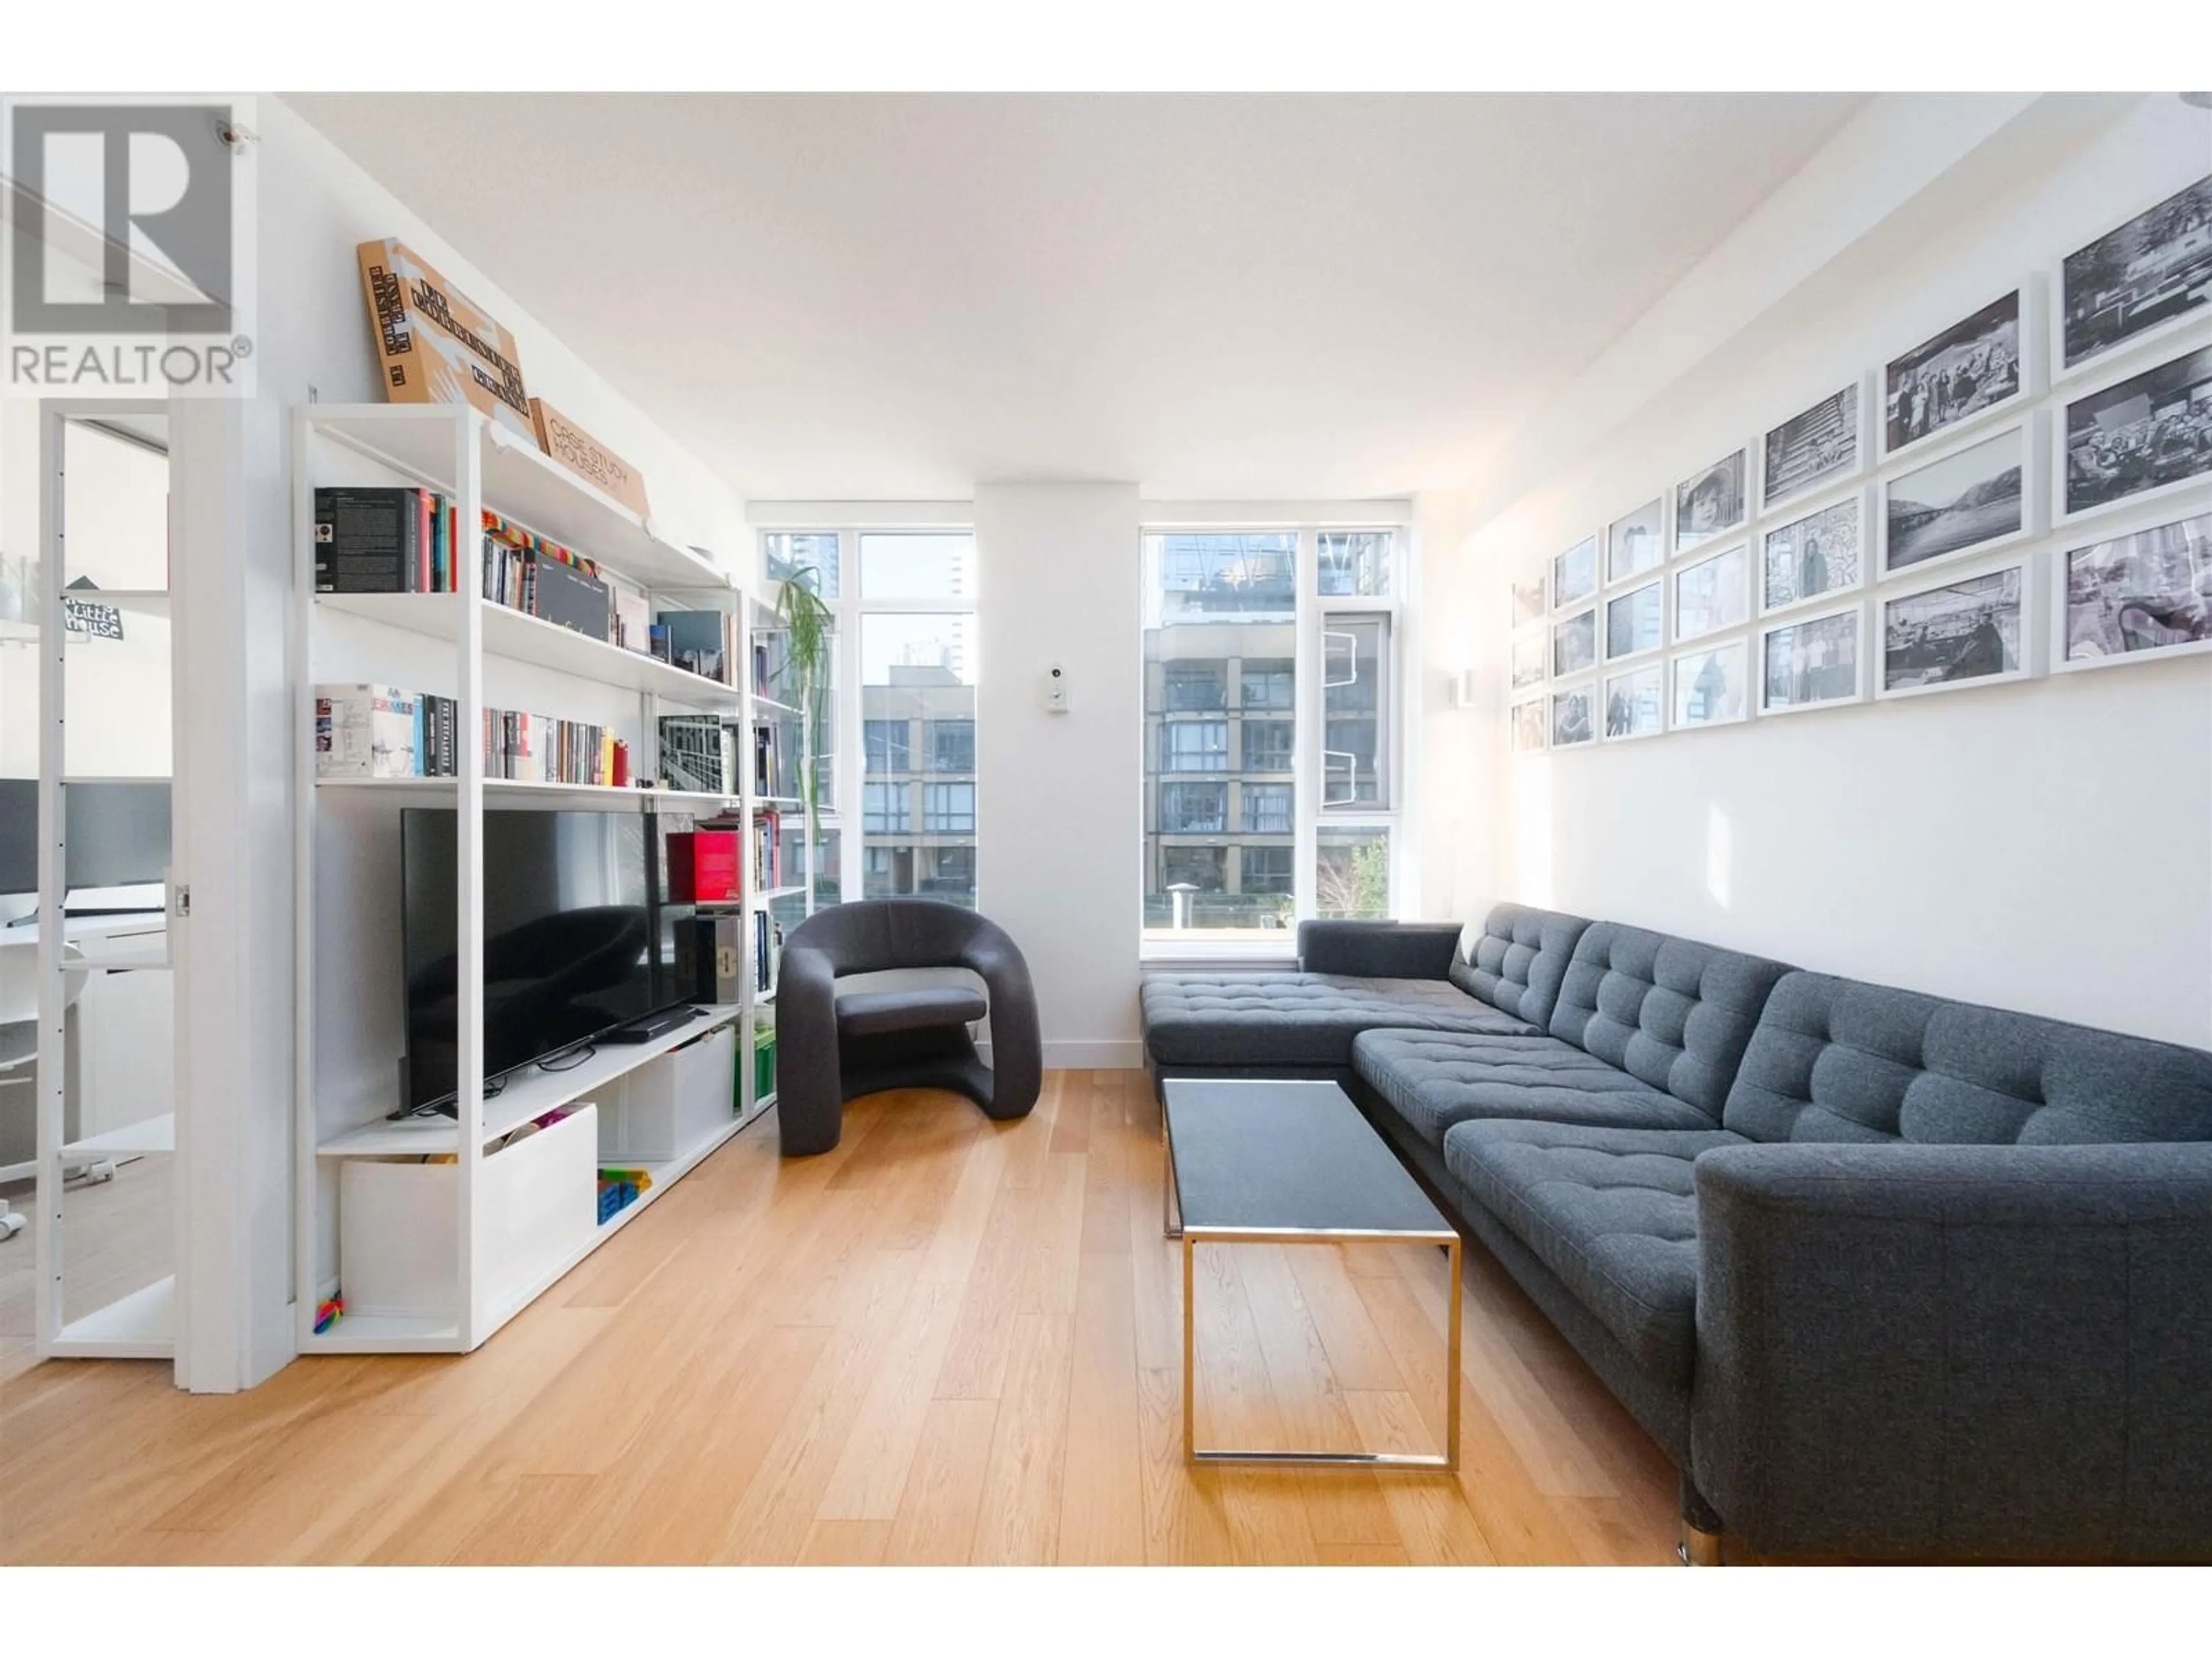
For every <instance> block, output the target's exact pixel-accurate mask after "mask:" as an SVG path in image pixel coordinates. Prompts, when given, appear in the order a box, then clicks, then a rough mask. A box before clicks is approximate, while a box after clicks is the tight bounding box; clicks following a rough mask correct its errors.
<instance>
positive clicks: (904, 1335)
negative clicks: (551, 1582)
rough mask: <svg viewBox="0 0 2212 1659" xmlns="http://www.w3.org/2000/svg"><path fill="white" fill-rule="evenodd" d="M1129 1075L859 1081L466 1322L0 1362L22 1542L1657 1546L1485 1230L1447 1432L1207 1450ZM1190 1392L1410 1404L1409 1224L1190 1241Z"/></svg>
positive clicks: (914, 1547)
mask: <svg viewBox="0 0 2212 1659" xmlns="http://www.w3.org/2000/svg"><path fill="white" fill-rule="evenodd" d="M1158 1129H1159V1118H1158V1108H1157V1107H1156V1106H1155V1104H1154V1103H1153V1101H1152V1096H1151V1093H1150V1091H1149V1090H1148V1088H1147V1087H1146V1083H1145V1079H1144V1078H1143V1077H1142V1075H1141V1074H1139V1073H1121V1072H1101V1073H1086V1072H1063V1073H1053V1074H1051V1075H1050V1076H1049V1077H1048V1079H1047V1082H1046V1092H1045V1097H1044V1099H1043V1100H1042V1102H1041V1103H1039V1105H1038V1108H1037V1109H1036V1112H1035V1114H1033V1115H1031V1116H1030V1118H1028V1119H1027V1120H1025V1121H1022V1122H1019V1123H1013V1124H1004V1125H1000V1124H993V1123H991V1122H990V1121H987V1119H985V1118H984V1117H983V1116H982V1115H981V1114H980V1113H979V1112H977V1111H976V1110H975V1109H974V1108H973V1107H971V1106H969V1104H968V1103H965V1102H964V1101H961V1100H959V1099H957V1098H955V1097H950V1096H943V1095H934V1094H919V1093H915V1094H902V1095H886V1096H879V1097H875V1098H872V1099H870V1100H866V1101H863V1102H860V1103H856V1104H855V1105H854V1107H853V1108H852V1109H850V1110H849V1111H848V1116H847V1121H846V1129H845V1138H844V1141H843V1144H842V1146H840V1147H839V1148H838V1150H837V1151H836V1152H834V1153H831V1154H829V1155H828V1156H826V1157H823V1158H812V1159H805V1160H800V1161H797V1162H793V1163H790V1164H786V1163H783V1162H781V1160H780V1159H779V1158H777V1157H776V1154H775V1133H774V1126H773V1123H772V1122H768V1123H763V1124H762V1125H760V1126H758V1127H756V1128H754V1129H752V1130H750V1131H748V1133H745V1134H744V1135H741V1136H739V1137H738V1139H736V1140H734V1141H732V1143H731V1144H730V1145H729V1146H727V1147H726V1148H724V1149H723V1150H722V1151H721V1152H719V1153H717V1154H716V1155H715V1156H714V1158H712V1159H711V1160H709V1161H708V1163H707V1164H704V1165H702V1167H701V1168H700V1169H699V1170H697V1171H696V1172H695V1173H694V1174H693V1175H692V1176H690V1178H689V1179H687V1180H685V1181H684V1182H682V1183H681V1184H680V1185H679V1186H678V1188H676V1189H674V1190H673V1191H671V1192H670V1193H669V1194H666V1195H665V1197H664V1198H663V1199H662V1200H659V1202H658V1203H657V1204H656V1205H655V1206H654V1207H653V1209H652V1210H651V1211H649V1212H647V1213H646V1214H644V1215H642V1216H641V1217H640V1218H638V1220H637V1221H636V1223H635V1225H631V1226H630V1227H629V1228H627V1229H625V1230H624V1231H623V1233H622V1234H621V1235H620V1236H619V1237H617V1238H615V1239H613V1240H611V1241H610V1243H608V1245H607V1246H606V1247H605V1249H602V1250H600V1251H599V1252H598V1253H597V1254H595V1255H593V1256H592V1257H591V1258H590V1259H589V1260H588V1261H586V1262H585V1263H584V1264H583V1265H582V1266H581V1267H579V1268H577V1270H576V1271H575V1272H574V1273H571V1274H570V1275H569V1276H568V1279H565V1280H563V1281H562V1283H561V1284H560V1285H556V1286H555V1287H554V1289H553V1290H552V1291H550V1292H549V1293H548V1294H547V1295H546V1296H544V1297H543V1298H541V1299H540V1300H539V1301H538V1303H537V1304H535V1305H533V1306H532V1308H530V1309H529V1310H526V1312H525V1313H524V1314H523V1315H522V1316H520V1318H518V1319H517V1320H516V1321H515V1322H513V1324H512V1325H510V1326H508V1327H507V1329H506V1330H504V1331H502V1332H501V1334H499V1335H498V1336H496V1337H495V1338H494V1339H493V1340H491V1341H490V1342H489V1344H487V1345H486V1346H484V1347H483V1349H482V1350H480V1351H479V1352H477V1353H475V1354H473V1355H470V1356H467V1357H465V1358H414V1357H405V1358H320V1359H302V1360H300V1361H297V1362H295V1364H292V1365H291V1366H290V1367H289V1368H288V1369H287V1370H284V1371H283V1372H281V1373H280V1374H279V1375H278V1376H276V1377H275V1378H273V1379H272V1380H271V1381H270V1382H269V1383H266V1384H264V1386H263V1387H261V1388H259V1389H255V1390H252V1392H250V1393H246V1394H242V1395H232V1396H227V1397H222V1396H216V1397H193V1396H189V1395H182V1394H179V1393H178V1392H177V1391H176V1390H175V1389H173V1387H172V1385H171V1383H170V1380H169V1374H168V1369H167V1366H165V1365H154V1364H129V1363H119V1362H107V1363H88V1362H77V1363H49V1364H44V1365H40V1366H37V1367H35V1368H33V1370H30V1371H28V1372H27V1373H26V1374H25V1375H23V1376H18V1377H16V1378H14V1379H12V1380H10V1381H9V1382H7V1383H5V1384H4V1385H0V1560H4V1561H9V1562H26V1561H53V1562H264V1561H382V1562H442V1561H468V1562H594V1561H629V1562H707V1561H726V1562H856V1563H868V1562H885V1561H897V1562H963V1561H976V1562H1053V1561H1059V1562H1131V1563H1136V1562H1273V1563H1285V1564H1304V1563H1329V1562H1347V1563H1395V1562H1413V1563H1485V1562H1492V1561H1498V1562H1575V1561H1589V1562H1639V1561H1649V1562H1658V1561H1663V1560H1668V1559H1672V1547H1673V1541H1674V1503H1673V1498H1674V1480H1673V1475H1672V1473H1671V1471H1670V1469H1669V1468H1668V1464H1667V1462H1666V1460H1665V1459H1664V1458H1663V1457H1662V1455H1660V1453H1659V1451H1658V1450H1657V1449H1656V1447H1655V1446H1654V1445H1653V1444H1652V1443H1651V1442H1650V1440H1649V1439H1648V1438H1647V1437H1645V1436H1644V1433H1643V1432H1642V1431H1640V1430H1639V1429H1638V1428H1637V1427H1636V1426H1635V1425H1633V1424H1632V1422H1631V1421H1630V1420H1629V1419H1627V1417H1626V1415H1625V1414H1624V1413H1622V1412H1621V1410H1620V1407H1618V1406H1616V1405H1615V1404H1614V1403H1613V1400H1612V1398H1611V1396H1610V1395H1607V1392H1606V1391H1605V1389H1603V1387H1602V1386H1601V1385H1600V1384H1599V1383H1597V1382H1596V1380H1595V1378H1594V1377H1593V1376H1591V1375H1590V1373H1589V1370H1587V1369H1586V1368H1585V1367H1584V1366H1583V1364H1582V1363H1581V1362H1580V1361H1579V1360H1578V1359H1577V1358H1576V1357H1575V1356H1574V1355H1573V1354H1572V1352H1570V1351H1569V1350H1568V1348H1567V1347H1566V1346H1565V1343H1564V1342H1562V1341H1561V1340H1559V1338H1558V1337H1557V1336H1556V1335H1555V1334H1553V1331H1552V1330H1551V1328H1550V1327H1549V1326H1548V1325H1547V1323H1546V1322H1544V1320H1543V1318H1542V1316H1541V1315H1539V1314H1537V1313H1536V1312H1535V1310H1534V1308H1533V1307H1532V1306H1531V1305H1530V1304H1528V1302H1527V1301H1526V1299H1525V1298H1523V1297H1522V1296H1521V1295H1520V1293H1519V1292H1518V1291H1516V1290H1515V1289H1514V1288H1513V1287H1512V1285H1510V1283H1509V1282H1508V1281H1507V1280H1505V1279H1504V1276H1503V1275H1502V1273H1500V1272H1499V1271H1498V1268H1497V1267H1495V1265H1494V1264H1493V1263H1492V1262H1491V1261H1489V1259H1488V1258H1487V1257H1486V1255H1484V1254H1483V1253H1482V1252H1481V1251H1480V1249H1474V1248H1470V1249H1469V1252H1468V1285H1467V1309H1466V1320H1467V1325H1466V1350H1465V1356H1464V1363H1463V1365H1462V1376H1461V1377H1460V1379H1459V1387H1460V1389H1461V1390H1462V1408H1463V1411H1464V1413H1465V1421H1464V1431H1463V1432H1464V1443H1463V1462H1462V1470H1461V1472H1460V1474H1458V1475H1457V1477H1456V1478H1454V1477H1451V1476H1446V1475H1425V1474H1391V1475H1384V1474H1374V1473H1370V1472H1368V1471H1364V1470H1335V1469H1329V1470H1310V1471H1294V1470H1255V1471H1247V1470H1236V1469H1213V1468H1209V1469H1206V1470H1204V1471H1202V1472H1194V1471H1192V1470H1191V1469H1189V1468H1187V1467H1186V1466H1185V1464H1184V1463H1183V1462H1182V1444H1181V1421H1180V1407H1181V1395H1180V1386H1181V1364H1182V1350H1181V1342H1182V1334H1181V1323H1180V1304H1179V1300H1178V1297H1179V1269H1178V1261H1179V1258H1178V1254H1177V1247H1176V1245H1174V1244H1173V1243H1170V1242H1169V1241H1167V1240H1165V1239H1164V1238H1163V1237H1161V1235H1160V1146H1159V1134H1158ZM1444 1294H1445V1291H1444V1261H1443V1256H1442V1255H1441V1253H1439V1252H1437V1251H1436V1250H1434V1249H1381V1248H1377V1247H1374V1246H1364V1247H1353V1248H1349V1249H1347V1248H1342V1247H1339V1246H1335V1245H1308V1246H1299V1247H1295V1248H1272V1247H1255V1246H1244V1245H1238V1246H1229V1247H1219V1246H1217V1247H1213V1248H1211V1249H1201V1251H1200V1277H1199V1281H1198V1289H1197V1298H1196V1299H1197V1305H1198V1316H1199V1321H1200V1337H1199V1340H1200V1363H1199V1370H1200V1414H1201V1425H1202V1428H1201V1432H1202V1433H1203V1434H1205V1435H1206V1436H1207V1437H1231V1436H1234V1437H1237V1438H1238V1439H1239V1440H1241V1441H1243V1442H1244V1443H1259V1444H1266V1443H1270V1441H1271V1440H1272V1441H1273V1443H1276V1444H1282V1443H1285V1440H1286V1438H1287V1439H1291V1440H1296V1441H1298V1442H1314V1441H1320V1442H1325V1443H1333V1444H1336V1445H1340V1446H1351V1445H1353V1444H1355V1443H1365V1444H1366V1445H1369V1446H1370V1447H1373V1446H1383V1445H1385V1444H1388V1445H1391V1446H1397V1447H1413V1446H1414V1445H1416V1444H1421V1445H1427V1444H1432V1443H1435V1442H1436V1440H1437V1437H1438V1436H1439V1435H1440V1433H1441V1430H1442V1421H1443V1398H1442V1389H1441V1373H1442V1371H1443V1314H1444V1306H1443V1300H1444Z"/></svg>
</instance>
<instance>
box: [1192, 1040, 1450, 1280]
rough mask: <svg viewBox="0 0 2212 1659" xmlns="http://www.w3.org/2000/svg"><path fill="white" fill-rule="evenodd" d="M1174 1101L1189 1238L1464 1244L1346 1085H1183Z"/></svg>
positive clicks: (1221, 1082) (1274, 1082) (1216, 1082)
mask: <svg viewBox="0 0 2212 1659" xmlns="http://www.w3.org/2000/svg"><path fill="white" fill-rule="evenodd" d="M1166 1095H1167V1119H1168V1145H1169V1148H1170V1155H1171V1156H1172V1157H1173V1158H1174V1160H1175V1180H1176V1196H1177V1198H1178V1199H1179V1200H1180V1204H1181V1208H1182V1225H1183V1231H1185V1232H1191V1233H1212V1232H1273V1233H1297V1232H1328V1233H1337V1232H1341V1233H1365V1234H1378V1233H1379V1234H1397V1235H1403V1236H1405V1237H1407V1238H1408V1239H1409V1240H1419V1241H1425V1242H1429V1243H1445V1242H1446V1241H1448V1240H1449V1239H1451V1238H1453V1237H1456V1235H1455V1234H1454V1232H1453V1231H1452V1225H1451V1223H1450V1222H1449V1221H1447V1220H1445V1219H1444V1218H1443V1215H1441V1214H1440V1213H1438V1212H1437V1206H1435V1205H1433V1204H1431V1202H1430V1201H1429V1198H1428V1194H1425V1193H1424V1192H1423V1191H1422V1190H1421V1189H1420V1187H1419V1185H1418V1184H1417V1183H1416V1182H1414V1180H1413V1176H1410V1175H1408V1174H1407V1173H1406V1170H1405V1168H1404V1166H1403V1165H1401V1164H1400V1163H1399V1162H1398V1160H1397V1158H1396V1157H1395V1155H1394V1154H1393V1153H1392V1152H1391V1151H1390V1149H1389V1146H1385V1145H1384V1144H1383V1139H1382V1137H1381V1136H1380V1135H1378V1134H1376V1133H1375V1130H1374V1129H1373V1128H1372V1127H1370V1125H1369V1123H1368V1121H1367V1120H1366V1119H1365V1118H1364V1117H1362V1116H1361V1115H1359V1109H1358V1107H1356V1106H1354V1105H1353V1104H1352V1103H1351V1101H1349V1100H1347V1099H1346V1097H1345V1094H1344V1091H1343V1090H1341V1089H1340V1088H1338V1087H1337V1086H1336V1085H1334V1083H1318V1082H1316V1083H1307V1082H1285V1081H1281V1080H1279V1079H1264V1080H1254V1081H1249V1082H1246V1081H1229V1080H1226V1079H1222V1080H1216V1079H1192V1078H1176V1079H1169V1082H1168V1085H1167V1089H1166Z"/></svg>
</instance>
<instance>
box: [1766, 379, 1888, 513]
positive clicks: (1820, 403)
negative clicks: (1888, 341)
mask: <svg viewBox="0 0 2212 1659" xmlns="http://www.w3.org/2000/svg"><path fill="white" fill-rule="evenodd" d="M1842 398H1848V399H1850V402H1849V404H1848V405H1847V406H1846V407H1844V408H1843V409H1841V410H1839V411H1838V418H1839V419H1840V421H1841V422H1843V424H1842V426H1841V428H1840V430H1839V431H1837V432H1827V431H1826V429H1825V428H1826V410H1827V407H1828V405H1830V404H1834V403H1836V402H1837V400H1838V399H1842ZM1873 405H1874V376H1873V375H1872V374H1860V375H1858V376H1857V378H1855V379H1852V380H1846V381H1844V383H1843V384H1842V385H1840V386H1835V387H1834V389H1833V390H1832V391H1830V392H1824V393H1822V394H1821V395H1820V396H1819V397H1816V398H1813V399H1812V400H1811V401H1810V402H1808V403H1807V404H1805V406H1804V407H1803V408H1802V409H1800V410H1796V411H1795V412H1793V413H1792V414H1790V416H1788V417H1787V418H1785V419H1784V420H1781V421H1779V422H1776V423H1775V424H1774V425H1772V426H1771V427H1768V428H1765V430H1763V431H1762V432H1761V433H1760V434H1759V507H1758V511H1757V514H1756V516H1758V517H1759V518H1767V517H1771V516H1772V515H1773V514H1774V513H1775V512H1776V510H1777V509H1778V508H1779V507H1784V506H1790V507H1794V505H1795V504H1796V502H1797V501H1800V500H1807V501H1809V500H1812V499H1814V498H1815V497H1817V496H1819V495H1821V494H1823V493H1824V492H1826V491H1827V490H1831V489H1835V488H1837V487H1838V485H1840V484H1842V483H1845V482H1847V481H1848V480H1850V479H1852V478H1856V477H1859V476H1861V475H1862V474H1863V473H1864V472H1866V471H1868V470H1869V468H1870V467H1872V466H1873V465H1874V407H1873ZM1801 422H1802V423H1806V425H1807V430H1806V431H1805V432H1804V433H1802V434H1794V435H1793V434H1792V433H1791V431H1790V428H1793V427H1797V426H1799V425H1800V423H1801ZM1778 438H1779V439H1782V440H1783V441H1784V443H1783V448H1784V460H1783V462H1782V464H1781V465H1778V464H1777V461H1776V457H1775V450H1776V443H1775V441H1776V440H1777V439H1778ZM1831 439H1832V440H1833V441H1835V442H1836V443H1838V445H1840V446H1842V451H1841V458H1840V459H1838V460H1836V461H1835V462H1833V463H1832V464H1831V465H1826V466H1824V467H1816V468H1814V469H1812V470H1808V471H1798V470H1797V469H1796V459H1797V457H1796V454H1795V453H1791V452H1802V450H1803V449H1804V448H1805V447H1806V445H1807V444H1808V443H1812V444H1814V446H1815V447H1816V448H1817V447H1818V446H1819V445H1820V444H1822V443H1825V442H1826V441H1830V440H1831ZM1778 478H1780V479H1781V480H1782V482H1781V483H1780V485H1779V487H1777V479H1778Z"/></svg>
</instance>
